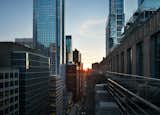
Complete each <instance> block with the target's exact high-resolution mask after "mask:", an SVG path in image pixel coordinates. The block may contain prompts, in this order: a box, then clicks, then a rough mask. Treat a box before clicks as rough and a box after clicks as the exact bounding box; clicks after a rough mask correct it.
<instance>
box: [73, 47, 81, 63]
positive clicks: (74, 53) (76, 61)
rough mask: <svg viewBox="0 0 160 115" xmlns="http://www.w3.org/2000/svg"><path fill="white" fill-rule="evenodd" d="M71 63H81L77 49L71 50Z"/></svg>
mask: <svg viewBox="0 0 160 115" xmlns="http://www.w3.org/2000/svg"><path fill="white" fill-rule="evenodd" d="M73 63H74V64H80V63H81V53H80V52H79V51H78V50H77V49H75V50H74V51H73Z"/></svg>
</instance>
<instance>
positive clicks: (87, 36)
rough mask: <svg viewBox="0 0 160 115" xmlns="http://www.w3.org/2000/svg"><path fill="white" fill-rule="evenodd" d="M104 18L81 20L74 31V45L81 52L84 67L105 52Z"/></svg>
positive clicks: (98, 58) (99, 58) (100, 58)
mask: <svg viewBox="0 0 160 115" xmlns="http://www.w3.org/2000/svg"><path fill="white" fill-rule="evenodd" d="M105 24H106V23H105V20H104V19H90V20H86V21H83V22H81V23H80V24H79V25H78V26H77V27H76V29H75V30H74V31H76V33H74V35H73V38H74V39H73V40H74V43H73V44H74V46H76V47H77V48H78V49H80V51H81V53H82V62H83V63H84V68H88V67H91V64H92V63H94V62H96V61H98V62H99V61H101V60H102V57H104V54H105Z"/></svg>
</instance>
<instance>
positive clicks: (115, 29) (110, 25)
mask: <svg viewBox="0 0 160 115" xmlns="http://www.w3.org/2000/svg"><path fill="white" fill-rule="evenodd" d="M124 22H125V17H124V0H109V16H108V21H107V25H106V56H107V55H108V54H109V53H110V52H111V51H112V50H113V48H114V47H115V46H116V45H117V44H119V43H120V40H121V32H122V28H123V26H124Z"/></svg>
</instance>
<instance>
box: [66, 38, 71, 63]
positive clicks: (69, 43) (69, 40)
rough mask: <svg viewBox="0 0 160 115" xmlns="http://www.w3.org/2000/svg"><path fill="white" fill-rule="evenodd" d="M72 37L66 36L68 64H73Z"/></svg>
mask: <svg viewBox="0 0 160 115" xmlns="http://www.w3.org/2000/svg"><path fill="white" fill-rule="evenodd" d="M72 58H73V57H72V36H66V63H72V60H73V59H72Z"/></svg>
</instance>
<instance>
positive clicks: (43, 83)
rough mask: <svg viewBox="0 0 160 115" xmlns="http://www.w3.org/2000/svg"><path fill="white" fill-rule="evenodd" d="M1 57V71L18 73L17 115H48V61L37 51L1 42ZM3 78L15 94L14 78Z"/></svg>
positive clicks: (6, 76)
mask: <svg viewBox="0 0 160 115" xmlns="http://www.w3.org/2000/svg"><path fill="white" fill-rule="evenodd" d="M0 55H1V57H0V68H12V69H17V70H18V71H19V83H18V84H19V115H48V111H47V110H48V109H47V108H48V81H49V67H50V66H49V58H48V57H46V56H44V55H42V53H41V52H39V51H38V50H35V49H32V48H28V47H25V46H24V45H20V44H17V43H12V42H0ZM0 71H2V70H1V69H0ZM3 73H7V72H6V71H4V72H3ZM8 73H9V72H8ZM12 73H15V72H14V71H13V72H12ZM3 77H5V78H6V83H7V81H8V80H9V83H10V84H9V83H8V87H11V88H9V89H11V92H13V93H15V91H16V89H15V91H14V88H16V87H17V85H18V84H17V83H16V81H17V74H13V75H12V74H11V72H10V75H9V76H8V75H7V74H5V75H3ZM8 77H9V78H8ZM14 81H15V82H14ZM6 86H7V84H6ZM14 86H15V87H14ZM12 89H13V91H12ZM6 90H7V89H6ZM16 92H17V91H16ZM13 93H10V94H9V97H10V96H12V95H13ZM6 95H7V94H6ZM15 96H16V95H15ZM16 98H17V97H16ZM11 100H12V99H11ZM16 107H17V106H16ZM13 108H14V107H13Z"/></svg>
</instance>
